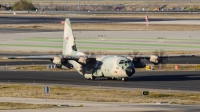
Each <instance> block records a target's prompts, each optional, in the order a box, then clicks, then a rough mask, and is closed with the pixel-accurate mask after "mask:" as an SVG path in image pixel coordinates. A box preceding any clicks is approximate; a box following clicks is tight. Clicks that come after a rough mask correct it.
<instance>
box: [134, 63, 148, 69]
mask: <svg viewBox="0 0 200 112" xmlns="http://www.w3.org/2000/svg"><path fill="white" fill-rule="evenodd" d="M133 64H134V66H135V68H145V67H146V64H145V63H144V62H142V61H133Z"/></svg>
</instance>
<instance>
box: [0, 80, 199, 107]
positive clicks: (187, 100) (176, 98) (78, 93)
mask: <svg viewBox="0 0 200 112" xmlns="http://www.w3.org/2000/svg"><path fill="white" fill-rule="evenodd" d="M63 80H64V79H63ZM50 88H51V91H50V93H49V96H48V98H49V99H63V100H84V101H95V102H128V103H157V102H168V103H170V104H200V93H186V92H173V91H168V92H155V91H150V95H149V96H145V97H144V96H142V91H131V90H116V89H113V90H108V89H101V88H99V89H92V88H83V87H79V88H78V87H68V86H62V87H61V86H50ZM43 89H44V87H41V86H30V85H18V84H4V85H0V96H1V97H21V98H44V94H45V93H44V90H43Z"/></svg>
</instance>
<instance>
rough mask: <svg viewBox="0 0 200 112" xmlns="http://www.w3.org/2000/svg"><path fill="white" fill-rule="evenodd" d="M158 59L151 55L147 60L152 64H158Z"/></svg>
mask: <svg viewBox="0 0 200 112" xmlns="http://www.w3.org/2000/svg"><path fill="white" fill-rule="evenodd" d="M158 59H159V58H158V56H155V55H151V56H150V59H149V61H150V62H152V63H154V64H158V62H159V61H158Z"/></svg>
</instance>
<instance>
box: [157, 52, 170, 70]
mask: <svg viewBox="0 0 200 112" xmlns="http://www.w3.org/2000/svg"><path fill="white" fill-rule="evenodd" d="M153 54H154V55H155V56H157V63H154V65H158V67H159V68H160V69H163V68H164V67H165V66H166V64H167V63H168V56H165V55H164V54H165V51H164V50H162V49H161V50H156V51H154V52H153Z"/></svg>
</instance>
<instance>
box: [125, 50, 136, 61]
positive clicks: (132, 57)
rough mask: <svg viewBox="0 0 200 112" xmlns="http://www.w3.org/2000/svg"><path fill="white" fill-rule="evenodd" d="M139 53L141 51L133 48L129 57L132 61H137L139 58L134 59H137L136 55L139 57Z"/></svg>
mask: <svg viewBox="0 0 200 112" xmlns="http://www.w3.org/2000/svg"><path fill="white" fill-rule="evenodd" d="M138 54H139V51H137V50H135V51H134V50H133V51H132V52H129V53H128V58H129V59H130V60H132V61H137V60H134V59H135V57H137V55H138Z"/></svg>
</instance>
